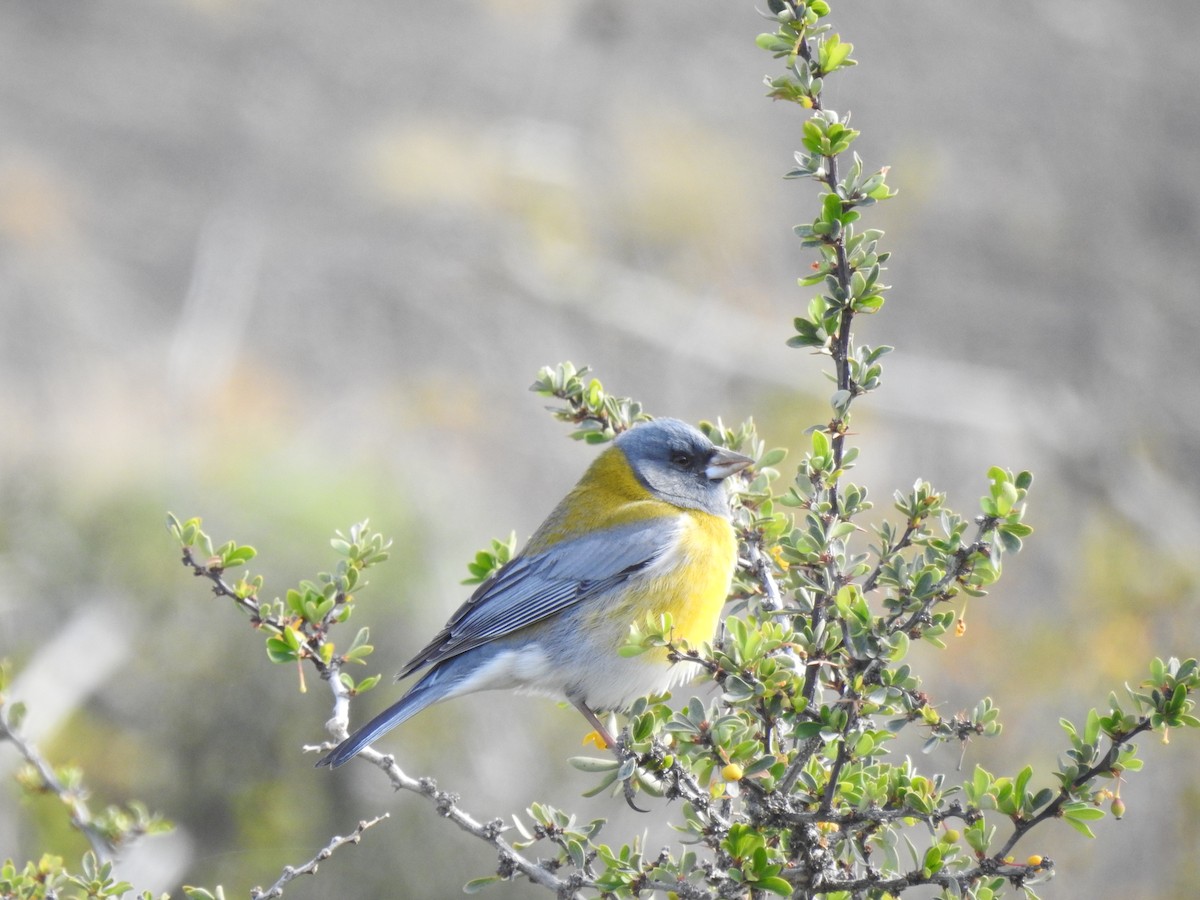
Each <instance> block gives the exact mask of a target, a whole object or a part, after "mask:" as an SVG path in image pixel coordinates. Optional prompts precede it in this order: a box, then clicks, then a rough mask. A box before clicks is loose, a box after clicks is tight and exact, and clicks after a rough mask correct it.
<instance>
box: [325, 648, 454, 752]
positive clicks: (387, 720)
mask: <svg viewBox="0 0 1200 900" xmlns="http://www.w3.org/2000/svg"><path fill="white" fill-rule="evenodd" d="M440 674H441V673H440V672H438V670H436V669H434V670H432V671H430V672H428V673H427V674H426V675H425V677H424V678H422V679H421V680H420V681H418V682H417V683H416V684H414V685H413V687H412V689H411V690H410V691H409V692H408V693H407V694H405V695H404V696H403V697H401V698H400V699H399V700H398V701H396V702H395V703H393V704H392V705H391V706H389V707H388V708H387V709H385V710H384V711H383V712H381V713H380V714H379V715H377V716H376V717H375V718H373V719H372V720H371V721H370V722H368V723H367V724H366V725H364V726H363V727H362V728H360V729H358V731H356V732H354V734H352V735H350V737H348V738H346V740H344V741H342V742H341V743H340V744H338V745H337V746H336V747H334V748H333V750H331V751H330V752H329V753H327V754H325V755H324V756H322V757H321V758H320V759H319V760H318V761H317V765H318V766H329V767H330V768H331V769H336V768H337V767H338V766H340V765H343V764H344V763H347V762H349V761H350V760H351V759H353V758H354V757H355V756H357V755H358V754H359V752H360V751H361V750H362V749H363V748H364V747H367V746H369V745H370V744H372V743H374V742H375V740H376V739H377V738H379V737H382V736H383V735H384V734H386V733H387V732H389V731H391V730H392V729H393V728H395V727H396V726H397V725H399V724H400V723H401V722H403V721H405V720H406V719H410V718H412V717H413V716H415V715H416V714H417V713H419V712H420V711H421V710H423V709H424V708H425V707H427V706H429V705H431V704H433V703H436V702H437V701H439V700H442V699H445V697H446V694H447V692H446V687H447V685H446V684H445V683H443V679H441V678H438V677H437V676H438V675H440Z"/></svg>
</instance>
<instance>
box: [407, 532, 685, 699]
mask: <svg viewBox="0 0 1200 900" xmlns="http://www.w3.org/2000/svg"><path fill="white" fill-rule="evenodd" d="M678 535H679V529H678V528H677V527H675V524H674V517H658V518H652V519H643V520H641V521H638V522H632V523H630V524H628V525H621V526H618V527H617V528H610V529H606V530H605V531H604V532H602V533H599V534H591V535H585V536H584V537H580V538H575V539H572V540H567V541H562V542H560V543H558V544H555V545H553V546H551V547H549V548H548V549H546V550H545V551H543V552H541V553H536V554H528V555H527V554H522V555H520V556H518V557H516V558H515V559H513V560H511V561H510V562H509V563H507V564H506V565H505V566H504V567H503V568H502V569H501V570H500V571H499V572H497V573H496V574H495V575H493V576H492V577H491V578H490V579H488V580H487V581H485V582H484V583H483V584H481V585H480V586H479V587H478V588H477V589H476V591H475V593H474V594H472V595H471V597H470V599H468V600H467V602H466V603H464V604H463V605H462V606H461V607H459V609H458V610H457V611H456V612H455V613H454V615H453V616H451V617H450V621H449V622H447V623H446V625H445V627H443V628H442V630H441V631H440V632H438V634H437V635H436V636H435V637H434V639H433V640H432V641H430V642H429V644H428V645H427V646H426V647H425V649H423V650H422V651H421V652H420V653H418V654H417V655H416V656H415V657H413V658H412V660H410V661H409V663H408V664H407V665H406V666H405V667H404V669H403V670H402V671H401V672H400V675H399V676H397V677H400V678H403V677H404V676H406V675H408V674H410V673H412V672H415V671H416V670H417V669H421V668H424V667H425V666H429V665H433V664H434V663H437V662H439V661H441V660H443V659H447V658H449V657H451V656H457V655H458V654H460V653H464V652H466V651H467V650H470V649H472V648H473V647H478V646H480V645H481V644H485V643H487V642H488V641H492V640H495V639H496V638H500V637H504V636H505V635H509V634H512V633H513V632H516V631H519V630H520V629H522V628H525V627H526V626H528V625H532V624H533V623H535V622H540V621H541V620H542V619H545V618H547V617H548V616H552V615H555V614H556V613H559V612H562V611H563V610H565V609H567V608H569V607H571V606H573V605H574V604H576V603H579V602H580V601H582V600H585V599H587V598H588V597H594V596H597V595H599V594H603V593H605V592H607V591H611V590H613V589H614V588H616V587H618V586H619V585H621V584H623V583H625V582H626V581H628V580H629V579H630V578H631V577H633V576H634V575H635V574H636V573H637V572H639V571H641V570H642V569H644V568H646V567H647V566H648V565H650V564H651V563H653V562H654V560H656V559H658V558H659V557H660V556H661V555H662V554H663V553H665V552H667V551H668V550H669V549H670V548H671V547H672V546H673V545H674V543H675V541H676V540H677V539H678Z"/></svg>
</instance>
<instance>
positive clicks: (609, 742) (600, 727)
mask: <svg viewBox="0 0 1200 900" xmlns="http://www.w3.org/2000/svg"><path fill="white" fill-rule="evenodd" d="M571 704H572V705H573V706H574V707H575V708H576V709H577V710H579V711H580V712H581V713H582V714H583V717H584V718H585V719H587V720H588V722H590V723H591V725H592V728H594V729H596V734H598V735H600V740H602V741H604V746H605V747H606V748H607V749H609V750H612V749H613V748H615V747H616V746H617V742H616V741H615V740H613V736H612V735H611V734H609V733H608V729H607V728H605V727H604V723H603V722H601V721H600V719H599V717H598V716H597V715H596V714H595V713H594V712H592V710H591V707H589V706H588V705H587V704H586V703H584V702H583V701H582V700H576V699H574V698H571Z"/></svg>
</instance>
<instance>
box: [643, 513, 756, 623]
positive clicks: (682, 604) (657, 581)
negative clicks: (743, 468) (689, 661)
mask: <svg viewBox="0 0 1200 900" xmlns="http://www.w3.org/2000/svg"><path fill="white" fill-rule="evenodd" d="M736 563H737V539H736V538H735V537H734V534H733V527H732V526H731V525H730V524H729V522H727V521H726V520H725V519H722V518H720V517H719V516H714V515H711V514H710V513H706V512H701V511H699V510H687V511H685V512H683V513H682V514H681V515H680V535H679V540H678V543H677V544H676V549H675V551H674V552H673V553H671V554H670V555H669V556H668V558H666V559H664V560H663V564H662V570H661V573H660V574H655V575H654V576H653V577H651V578H648V579H646V581H645V582H644V584H642V585H639V587H638V588H636V589H634V590H632V591H630V592H629V594H628V595H627V596H626V597H625V598H623V602H622V606H623V607H627V609H622V611H621V616H620V617H621V618H625V619H626V621H628V622H629V623H630V624H633V623H640V622H642V621H644V620H645V618H646V616H647V615H650V616H654V617H657V616H659V615H661V614H662V613H670V614H671V619H672V622H673V623H674V636H675V637H676V638H684V639H686V640H687V641H688V642H689V643H691V644H692V645H693V646H696V645H698V644H699V643H700V642H701V641H709V640H712V636H713V633H714V632H715V631H716V630H717V622H718V620H719V619H720V616H721V609H722V608H723V607H724V606H725V600H726V598H727V597H728V596H729V583H730V581H731V579H732V578H733V569H734V566H735V565H736Z"/></svg>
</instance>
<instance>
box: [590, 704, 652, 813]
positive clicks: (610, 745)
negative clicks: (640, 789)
mask: <svg viewBox="0 0 1200 900" xmlns="http://www.w3.org/2000/svg"><path fill="white" fill-rule="evenodd" d="M571 703H572V704H574V706H575V708H576V709H577V710H579V711H580V712H581V713H583V717H584V718H585V719H587V720H588V721H589V722H591V723H592V727H593V728H594V729H596V734H598V735H600V740H602V741H604V745H605V747H606V748H607V749H609V750H611V751H612V752H613V753H614V754H616V757H617V759H618V761H620V762H621V763H622V764H624V763H626V762H633V761H634V760H635V759H636V758H637V757H636V754H634V753H632V752H631V751H630V750H629V748H628V747H627V746H625V745H624V744H620V743H617V741H616V740H615V739H614V738H613V736H612V735H611V734H609V733H608V729H607V728H605V727H604V723H603V722H601V721H600V718H599V717H598V716H597V715H596V714H595V713H594V712H592V710H591V707H589V706H588V705H587V704H586V703H584V702H583V701H582V700H574V699H573V700H571ZM627 734H628V733H627ZM629 771H630V775H629V777H628V778H626V779H625V780H624V785H623V788H624V794H625V802H626V803H628V804H629V808H630V809H632V810H633V811H634V812H642V813H644V812H649V810H645V809H642V808H641V807H640V806H638V805H637V804H636V803H634V802H633V798H634V797H635V796H636V795H637V790H636V788H635V786H634V780H633V771H634V770H633V768H632V767H630V770H629Z"/></svg>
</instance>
